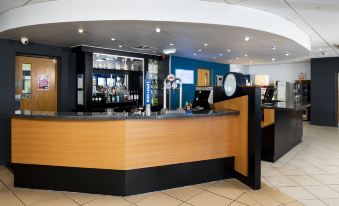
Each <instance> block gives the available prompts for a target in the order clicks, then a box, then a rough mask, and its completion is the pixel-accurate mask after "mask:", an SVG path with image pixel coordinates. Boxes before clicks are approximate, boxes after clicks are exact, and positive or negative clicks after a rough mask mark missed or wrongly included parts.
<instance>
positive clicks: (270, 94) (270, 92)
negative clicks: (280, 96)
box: [263, 86, 275, 104]
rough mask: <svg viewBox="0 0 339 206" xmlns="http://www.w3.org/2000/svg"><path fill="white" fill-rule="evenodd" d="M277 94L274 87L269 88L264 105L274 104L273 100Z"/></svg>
mask: <svg viewBox="0 0 339 206" xmlns="http://www.w3.org/2000/svg"><path fill="white" fill-rule="evenodd" d="M274 92H275V88H274V86H268V87H267V89H266V92H265V96H264V100H263V103H264V104H265V103H266V104H267V103H273V101H272V98H273V95H274Z"/></svg>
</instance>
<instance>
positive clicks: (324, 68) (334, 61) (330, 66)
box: [311, 58, 339, 127]
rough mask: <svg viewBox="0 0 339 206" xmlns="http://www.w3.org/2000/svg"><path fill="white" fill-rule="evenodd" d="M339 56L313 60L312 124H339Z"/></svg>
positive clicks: (335, 125) (333, 125)
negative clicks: (338, 82) (338, 75)
mask: <svg viewBox="0 0 339 206" xmlns="http://www.w3.org/2000/svg"><path fill="white" fill-rule="evenodd" d="M338 72H339V58H319V59H312V60H311V73H312V81H311V105H312V107H311V124H313V125H320V126H330V127H337V126H338V115H337V114H338V106H337V105H338V91H337V89H338V88H337V87H338V86H337V85H338V84H337V81H338V78H337V73H338Z"/></svg>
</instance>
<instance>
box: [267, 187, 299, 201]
mask: <svg viewBox="0 0 339 206" xmlns="http://www.w3.org/2000/svg"><path fill="white" fill-rule="evenodd" d="M261 193H263V194H264V195H267V196H269V197H271V198H273V199H275V200H276V201H278V202H280V203H281V204H287V203H290V202H294V201H296V199H294V198H291V197H290V196H288V195H286V194H284V193H282V192H280V191H279V190H276V189H273V188H271V187H266V188H263V189H262V190H261Z"/></svg>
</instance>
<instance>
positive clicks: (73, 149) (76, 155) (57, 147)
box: [12, 119, 125, 169]
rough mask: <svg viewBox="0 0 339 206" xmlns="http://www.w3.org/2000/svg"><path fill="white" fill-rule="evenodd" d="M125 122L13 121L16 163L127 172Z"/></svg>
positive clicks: (14, 160)
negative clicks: (125, 162) (125, 163)
mask: <svg viewBox="0 0 339 206" xmlns="http://www.w3.org/2000/svg"><path fill="white" fill-rule="evenodd" d="M124 144H125V123H124V121H66V120H60V121H58V120H32V119H12V162H13V163H23V164H37V165H53V166H66V167H81V168H100V169H124V161H123V160H124Z"/></svg>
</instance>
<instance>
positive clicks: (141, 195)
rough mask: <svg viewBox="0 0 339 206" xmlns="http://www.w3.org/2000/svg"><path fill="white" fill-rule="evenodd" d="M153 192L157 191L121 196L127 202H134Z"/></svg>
mask: <svg viewBox="0 0 339 206" xmlns="http://www.w3.org/2000/svg"><path fill="white" fill-rule="evenodd" d="M155 193H158V192H148V193H143V194H138V195H130V196H125V197H123V198H124V199H126V200H127V201H129V202H132V203H136V202H139V201H140V200H143V199H145V198H146V197H149V196H151V195H152V194H155Z"/></svg>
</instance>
